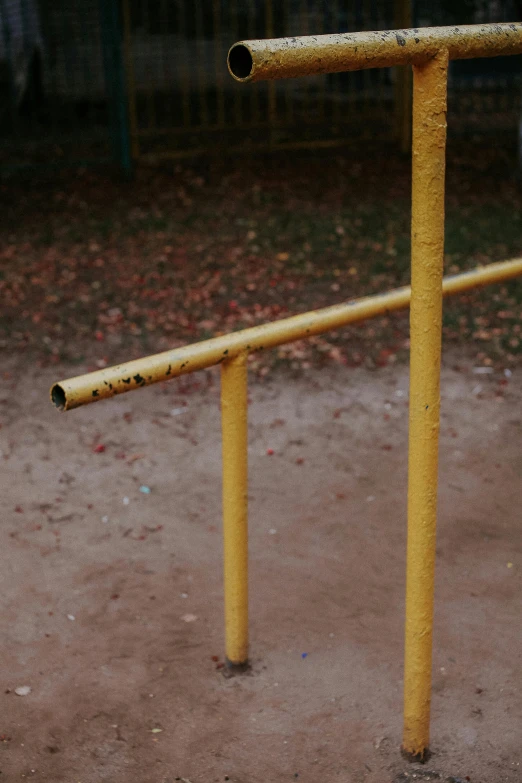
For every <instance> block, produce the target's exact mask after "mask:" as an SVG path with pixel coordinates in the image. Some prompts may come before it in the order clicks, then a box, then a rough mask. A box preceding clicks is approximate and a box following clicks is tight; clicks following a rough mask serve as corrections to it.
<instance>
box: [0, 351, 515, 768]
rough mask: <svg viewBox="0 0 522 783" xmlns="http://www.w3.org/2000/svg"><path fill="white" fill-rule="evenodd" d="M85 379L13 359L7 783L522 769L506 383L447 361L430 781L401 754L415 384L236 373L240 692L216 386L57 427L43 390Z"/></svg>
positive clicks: (5, 420) (201, 384)
mask: <svg viewBox="0 0 522 783" xmlns="http://www.w3.org/2000/svg"><path fill="white" fill-rule="evenodd" d="M81 369H82V368H78V367H75V368H72V367H60V368H58V369H56V370H55V371H52V372H51V371H49V370H45V371H38V372H35V371H32V370H28V368H27V366H26V365H25V364H23V363H22V362H21V361H20V360H11V361H10V362H9V361H7V363H5V362H4V365H3V380H2V382H1V392H0V422H1V425H2V428H1V430H0V440H1V451H2V460H1V465H2V472H1V474H0V481H1V493H2V497H3V499H4V501H3V508H4V512H3V515H2V524H1V529H0V535H1V549H0V557H1V559H2V562H1V565H0V573H1V579H2V588H1V597H2V613H1V620H0V622H1V624H2V627H1V635H2V648H3V652H2V667H1V677H2V688H1V694H0V699H1V708H0V715H1V725H0V735H1V742H0V750H1V756H0V759H1V761H0V769H1V777H0V780H2V781H17V780H20V779H24V778H34V779H35V780H46V781H53V783H62V782H63V783H95V781H96V783H98V781H107V783H109V782H110V783H172V782H173V781H175V780H185V781H187V780H188V781H192V783H213V782H214V781H223V780H230V781H234V782H236V783H258V781H259V782H260V781H278V782H279V781H290V780H295V779H296V778H299V780H301V781H314V783H315V782H316V781H321V783H333V781H341V782H342V783H362V782H363V781H364V782H365V783H391V782H392V781H406V780H410V779H412V780H413V778H414V775H415V774H416V775H417V778H416V780H423V779H430V780H433V779H437V778H438V779H440V780H441V781H446V780H448V779H450V780H452V779H453V778H452V777H451V776H453V777H454V778H455V779H461V780H471V781H472V783H502V782H503V781H506V783H508V782H509V783H511V782H513V783H514V782H515V781H520V780H521V779H522V750H521V741H520V738H521V736H522V694H521V685H522V677H521V663H522V661H521V651H522V631H521V623H520V617H521V611H522V591H521V581H522V580H521V575H522V526H521V525H520V509H521V507H522V480H521V477H522V437H521V436H522V409H521V402H522V384H521V381H522V371H521V370H517V371H514V372H513V375H512V377H511V378H509V379H506V378H505V377H504V376H503V375H502V374H500V373H498V372H495V373H494V374H491V375H476V374H473V371H472V365H471V364H470V362H469V361H467V360H466V359H465V358H463V357H457V356H455V355H453V356H450V357H447V359H446V362H445V369H444V373H443V419H442V430H441V469H440V473H441V484H440V526H439V538H438V568H437V596H436V627H435V651H434V668H433V672H434V696H433V714H432V749H433V757H432V759H431V760H430V761H429V763H428V764H427V765H426V767H425V768H424V772H423V776H422V777H421V775H420V772H419V768H416V767H412V766H411V765H408V764H407V763H406V762H405V761H403V760H402V759H401V757H400V755H399V753H398V747H399V744H400V739H401V708H402V655H403V613H404V598H403V597H404V565H405V557H404V552H405V532H406V530H405V508H406V438H407V388H408V387H407V369H406V368H404V367H395V368H393V367H391V368H386V369H382V370H378V371H373V372H370V371H367V370H363V369H359V370H341V369H333V370H332V371H331V372H324V373H322V374H319V373H315V372H314V371H309V372H308V373H307V374H305V375H304V376H302V377H300V378H298V379H288V378H286V379H284V378H275V379H272V380H265V381H264V382H263V383H255V382H253V383H252V387H251V398H252V404H251V406H250V446H249V452H250V453H249V459H250V476H251V486H250V523H251V645H252V671H251V673H250V674H249V675H244V676H241V677H235V678H232V679H226V678H224V677H223V674H222V669H220V661H221V660H222V655H223V611H222V578H221V536H220V471H221V464H220V431H219V430H220V419H219V406H218V403H219V388H218V385H219V384H218V376H217V375H216V374H215V373H214V372H209V373H207V374H204V373H202V374H200V375H198V376H194V377H193V378H190V379H186V378H185V379H180V380H175V381H172V382H171V383H170V384H168V385H165V386H162V387H154V388H150V389H145V390H141V391H139V392H138V393H134V394H130V395H126V396H123V397H119V398H116V399H114V400H110V401H107V402H102V403H99V404H97V405H94V406H91V407H89V408H86V409H82V410H79V411H72V412H70V413H67V414H60V413H58V412H56V411H55V410H54V409H53V408H52V407H51V405H50V404H49V402H48V398H47V389H48V387H49V385H50V383H51V381H53V380H56V379H59V378H60V377H64V376H67V375H69V374H76V373H77V372H78V371H81ZM100 444H102V445H103V446H105V450H103V451H101V449H98V451H96V450H95V447H96V446H97V445H100ZM271 449H272V450H273V452H274V453H273V454H272V455H270V454H268V453H267V451H268V450H271ZM140 487H148V488H150V490H151V491H150V494H145V493H144V492H143V491H140ZM304 653H307V655H306V657H304V656H303V654H304ZM218 657H219V660H216V658H218ZM21 686H29V687H30V688H31V691H30V693H29V694H28V695H25V696H19V695H17V694H16V693H15V689H17V688H19V687H21ZM428 773H429V774H428ZM439 776H440V777H439Z"/></svg>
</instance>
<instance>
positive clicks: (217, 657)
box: [212, 655, 219, 663]
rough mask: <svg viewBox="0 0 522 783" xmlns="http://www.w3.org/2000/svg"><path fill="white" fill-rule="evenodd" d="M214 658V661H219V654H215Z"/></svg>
mask: <svg viewBox="0 0 522 783" xmlns="http://www.w3.org/2000/svg"><path fill="white" fill-rule="evenodd" d="M212 660H213V661H214V663H217V662H218V661H219V655H213V656H212Z"/></svg>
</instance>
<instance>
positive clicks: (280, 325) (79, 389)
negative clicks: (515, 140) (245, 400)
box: [51, 258, 522, 411]
mask: <svg viewBox="0 0 522 783" xmlns="http://www.w3.org/2000/svg"><path fill="white" fill-rule="evenodd" d="M519 276H522V258H517V259H513V260H510V261H501V262H500V263H496V264H488V265H487V266H484V267H479V268H478V269H471V270H470V271H469V272H462V273H461V274H458V275H453V276H450V277H447V278H445V279H444V281H443V293H444V294H445V295H450V294H458V293H460V292H461V291H469V290H470V289H471V288H476V287H477V286H481V285H488V284H490V283H499V282H501V281H504V280H510V279H512V278H514V277H519ZM410 297H411V289H410V287H409V286H406V287H404V288H398V289H396V290H395V291H389V292H388V293H385V294H378V295H376V296H367V297H363V298H362V299H356V300H354V301H352V302H344V303H343V304H338V305H333V306H332V307H324V308H323V309H321V310H312V311H310V312H309V313H302V314H301V315H294V316H291V317H290V318H283V319H281V320H280V321H273V322H272V323H267V324H262V325H261V326H253V327H251V328H249V329H243V330H242V331H240V332H232V333H231V334H227V335H224V336H223V337H213V338H212V339H210V340H204V341H203V342H200V343H194V344H192V345H186V346H184V347H182V348H173V349H172V350H170V351H164V352H163V353H157V354H154V355H153V356H146V357H144V358H143V359H135V360H134V361H131V362H128V363H127V364H119V365H117V366H115V367H107V368H106V369H104V370H96V371H95V372H91V373H88V374H86V375H79V376H78V377H76V378H69V379H67V380H65V381H60V382H59V383H55V384H54V386H53V387H52V389H51V399H52V401H53V403H54V405H55V406H56V407H57V408H58V409H59V410H62V411H64V410H71V409H72V408H78V407H80V406H81V405H87V404H88V403H90V402H98V401H99V400H103V399H105V398H107V397H114V396H115V395H116V394H122V393H123V392H128V391H133V390H134V389H139V388H141V387H142V386H150V385H151V384H152V383H159V382H161V381H168V380H170V379H171V378H175V377H176V376H178V375H185V374H187V373H191V372H195V371H196V370H204V369H205V368H207V367H212V366H213V365H216V364H221V363H222V362H224V361H227V360H229V359H232V358H233V357H234V356H239V355H240V354H241V353H244V352H246V353H254V352H255V351H261V350H264V349H268V348H275V347H276V346H278V345H284V344H285V343H291V342H293V341H294V340H301V339H306V338H307V337H312V336H313V335H316V334H324V333H325V332H329V331H331V330H332V329H339V328H341V327H343V326H348V325H349V324H353V323H358V322H359V321H364V320H365V319H366V318H373V317H374V316H376V315H381V314H383V313H388V312H392V310H403V309H405V308H406V307H408V305H409V304H410Z"/></svg>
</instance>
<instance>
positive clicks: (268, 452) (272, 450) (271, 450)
mask: <svg viewBox="0 0 522 783" xmlns="http://www.w3.org/2000/svg"><path fill="white" fill-rule="evenodd" d="M266 453H267V454H268V456H269V457H271V456H272V455H273V453H274V449H267V450H266Z"/></svg>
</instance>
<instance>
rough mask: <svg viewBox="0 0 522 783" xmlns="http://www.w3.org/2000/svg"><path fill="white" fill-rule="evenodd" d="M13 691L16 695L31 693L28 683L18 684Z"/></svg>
mask: <svg viewBox="0 0 522 783" xmlns="http://www.w3.org/2000/svg"><path fill="white" fill-rule="evenodd" d="M15 693H16V695H17V696H28V695H29V694H30V693H31V688H30V687H29V685H20V686H19V687H18V688H15Z"/></svg>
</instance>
